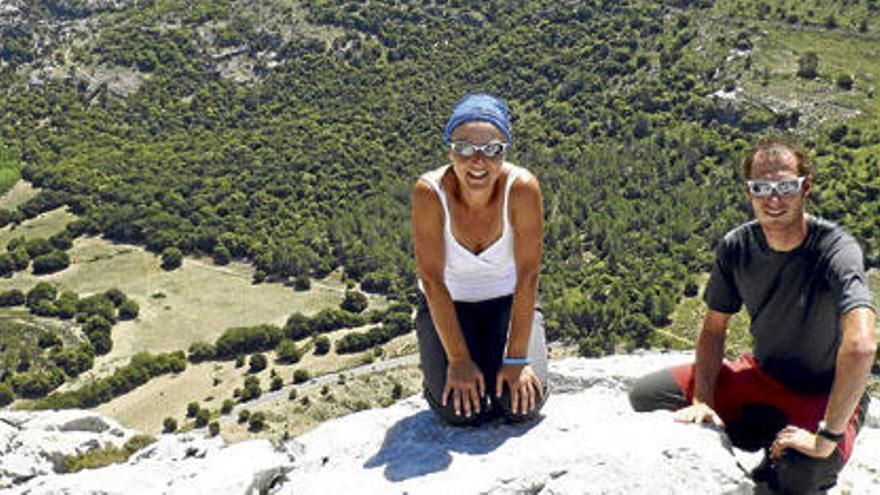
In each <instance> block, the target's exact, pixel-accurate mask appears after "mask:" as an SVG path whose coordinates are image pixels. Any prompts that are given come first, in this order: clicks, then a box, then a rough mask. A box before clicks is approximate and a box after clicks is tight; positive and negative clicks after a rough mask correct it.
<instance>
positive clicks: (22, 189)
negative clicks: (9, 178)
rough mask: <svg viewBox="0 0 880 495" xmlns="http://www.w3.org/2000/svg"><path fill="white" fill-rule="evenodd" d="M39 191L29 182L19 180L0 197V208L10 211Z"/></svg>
mask: <svg viewBox="0 0 880 495" xmlns="http://www.w3.org/2000/svg"><path fill="white" fill-rule="evenodd" d="M38 192H39V191H38V190H37V189H35V188H34V186H32V185H31V183H30V182H26V181H23V180H19V181H18V182H16V183H15V185H14V186H12V189H10V190H9V191H7V192H6V194H3V195H2V196H0V208H6V209H7V210H11V209H13V208H15V207H16V206H18V205H20V204H22V203H24V202H25V201H27V200H29V199H31V198H33V197H34V196H36V195H37V193H38Z"/></svg>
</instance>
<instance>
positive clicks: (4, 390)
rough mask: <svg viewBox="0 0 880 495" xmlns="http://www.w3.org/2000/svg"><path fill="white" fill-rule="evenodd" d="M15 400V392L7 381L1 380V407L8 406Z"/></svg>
mask: <svg viewBox="0 0 880 495" xmlns="http://www.w3.org/2000/svg"><path fill="white" fill-rule="evenodd" d="M14 400H15V392H14V391H13V390H12V387H11V386H10V385H9V384H8V383H5V382H0V407H4V406H8V405H9V404H12V401H14Z"/></svg>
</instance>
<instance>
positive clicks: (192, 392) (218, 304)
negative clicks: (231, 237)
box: [0, 182, 415, 433]
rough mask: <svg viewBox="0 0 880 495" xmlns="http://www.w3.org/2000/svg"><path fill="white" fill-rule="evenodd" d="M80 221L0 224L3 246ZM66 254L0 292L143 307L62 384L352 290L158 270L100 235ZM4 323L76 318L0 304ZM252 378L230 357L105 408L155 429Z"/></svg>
mask: <svg viewBox="0 0 880 495" xmlns="http://www.w3.org/2000/svg"><path fill="white" fill-rule="evenodd" d="M33 194H35V191H34V190H33V189H32V188H30V187H29V186H27V184H26V183H23V182H20V183H19V184H18V185H17V186H16V187H15V188H13V190H11V191H9V193H7V194H6V195H4V196H2V198H0V202H2V204H6V205H12V206H14V205H15V204H20V203H21V202H23V201H26V200H27V198H28V197H31V196H33ZM74 218H75V217H74V216H73V215H71V214H69V213H67V212H66V211H65V210H63V209H58V210H54V211H51V212H48V213H45V214H43V215H40V216H39V217H37V218H35V219H32V220H28V221H26V222H23V223H22V224H21V225H20V226H18V227H17V228H16V229H15V230H11V229H10V228H9V227H7V228H5V229H2V230H0V245H5V243H6V242H7V241H8V240H9V239H10V238H13V237H16V236H22V235H23V236H25V237H35V236H41V237H48V236H50V235H52V234H54V233H56V232H59V231H61V230H62V229H63V228H64V226H65V225H66V224H67V223H68V222H70V221H71V220H72V219H74ZM69 254H70V256H71V260H72V265H71V266H70V267H69V268H68V269H66V270H63V271H61V272H58V273H54V274H51V275H44V276H39V277H36V276H34V275H33V274H31V273H27V272H20V273H16V274H15V275H14V276H13V277H11V278H5V279H0V290H8V289H12V288H18V289H21V290H24V291H27V290H28V289H30V288H31V287H33V285H35V284H36V283H37V282H38V281H49V282H52V283H54V284H57V285H58V286H60V287H61V288H63V289H69V290H73V291H74V292H76V293H78V294H79V295H81V296H84V295H88V294H92V293H97V292H103V291H105V290H107V289H109V288H111V287H116V288H119V289H121V290H122V291H123V292H125V293H126V294H127V295H128V296H129V297H130V298H132V299H133V300H135V301H136V302H137V303H138V304H139V306H140V315H139V317H138V318H137V319H136V320H133V321H126V322H120V323H118V324H117V325H116V326H114V328H113V350H112V351H111V352H110V353H109V354H108V355H106V356H102V357H100V358H98V359H97V360H96V363H95V367H94V368H93V369H92V370H91V371H89V372H87V373H84V374H83V375H82V376H81V377H79V378H78V379H76V380H74V381H72V382H70V383H68V384H66V385H65V386H64V387H63V388H62V389H64V388H68V387H74V386H77V385H79V384H81V383H83V382H84V381H85V380H88V379H89V378H91V377H94V376H104V375H107V374H110V373H111V372H112V371H113V370H114V369H115V368H117V367H118V366H121V365H124V364H126V363H127V362H128V360H129V357H130V356H131V355H132V354H134V353H136V352H139V351H150V352H167V351H175V350H186V349H188V347H189V346H190V344H191V343H193V342H195V341H197V340H204V341H208V342H213V341H214V340H216V338H217V337H219V336H220V335H221V334H222V333H223V331H225V330H226V329H227V328H229V327H233V326H247V325H255V324H259V323H274V324H277V325H279V326H281V325H283V324H284V322H285V321H286V319H287V317H288V316H290V314H291V313H294V312H296V311H300V312H302V313H304V314H306V315H312V314H314V313H317V312H318V311H320V310H321V309H323V308H326V307H333V306H337V305H338V304H339V303H340V302H341V301H342V298H343V295H344V290H345V285H344V283H343V282H342V281H341V280H340V273H339V272H334V273H331V274H330V276H328V277H327V278H325V279H322V280H315V281H313V282H312V289H311V290H309V291H304V292H296V291H294V290H293V289H291V288H289V287H285V286H283V285H282V284H275V283H273V284H259V285H254V284H252V283H251V280H252V277H253V267H252V266H250V265H247V264H244V263H231V264H229V265H226V266H222V267H221V266H216V265H214V264H213V263H212V262H211V261H210V260H208V259H205V260H201V259H192V258H186V259H185V260H184V263H183V265H182V267H181V268H179V269H177V270H174V271H171V272H166V271H164V270H162V269H161V268H160V266H159V259H158V257H157V256H155V255H154V254H152V253H149V252H147V251H145V250H144V249H142V248H140V247H137V246H131V245H123V244H115V243H112V242H108V241H106V240H103V239H100V238H94V237H83V238H79V239H77V240H76V241H75V242H74V245H73V247H72V248H71V249H70V251H69ZM369 303H370V306H369V307H370V308H382V307H384V306H386V305H387V301H385V299H384V298H381V297H374V296H369ZM0 320H2V321H10V322H20V323H27V324H29V325H31V326H33V325H38V326H40V327H42V328H55V329H56V330H57V331H58V332H63V334H64V337H65V338H68V337H71V336H72V335H73V334H74V333H75V328H73V327H71V324H70V323H65V324H62V323H60V322H59V321H58V320H56V319H44V318H34V317H32V316H31V315H29V314H28V313H27V312H25V311H23V310H22V309H21V308H3V309H0ZM56 327H57V328H56ZM61 327H63V328H61ZM9 328H12V327H11V326H10V327H9ZM15 328H20V327H15ZM359 330H363V329H359ZM11 331H12V330H10V332H11ZM16 331H17V330H16ZM350 331H353V330H351V329H349V330H340V331H338V332H334V333H332V334H330V338H331V340H335V339H337V338H339V337H340V336H342V335H344V334H345V333H347V332H350ZM8 337H9V338H10V339H11V338H18V337H16V336H15V335H9V336H8ZM384 349H385V350H384V355H385V357H394V356H399V355H402V354H409V353H412V352H414V350H415V344H414V336H407V337H403V338H400V339H396V340H395V341H393V342H390V343H388V344H386V345H385V346H384ZM370 352H372V351H370ZM268 356H269V358H270V362H274V355H273V354H272V353H269V354H268ZM365 359H366V358H365V355H357V354H355V355H346V356H337V355H336V354H334V353H331V354H329V355H327V356H323V357H317V356H314V355H312V354H311V353H309V354H308V355H306V356H305V357H304V358H303V360H302V361H301V362H300V363H298V364H297V365H294V366H290V365H288V366H276V365H272V366H270V369H275V370H276V372H277V373H279V375H281V376H282V377H283V378H284V379H285V382H290V380H291V377H292V374H293V369H294V368H300V367H302V368H305V369H308V370H309V372H310V373H311V374H312V375H313V376H317V375H321V374H325V373H334V372H338V371H340V370H344V369H347V368H350V367H353V366H357V365H359V364H361V363H362V362H363V361H364V360H365ZM269 373H270V371H269V370H268V369H267V370H266V371H265V372H263V373H261V374H260V378H261V381H262V383H263V388H264V389H268V387H269ZM245 374H246V373H245V370H244V369H236V368H235V366H234V363H233V362H218V363H206V364H200V365H193V366H190V367H189V369H188V370H187V371H186V372H184V373H181V374H180V375H177V376H163V377H161V378H158V379H156V380H154V381H152V382H150V383H148V384H147V385H145V386H143V387H140V388H138V389H136V390H135V391H133V392H131V393H129V394H127V395H125V396H123V397H120V398H117V399H116V400H114V401H112V402H110V403H108V404H104V405H103V406H101V407H99V408H98V410H100V411H101V412H103V413H107V414H109V415H111V416H113V417H116V418H117V419H119V420H120V421H121V422H122V423H123V424H125V425H126V426H130V427H133V428H137V429H139V430H142V431H145V432H151V433H158V431H159V430H160V429H161V425H162V420H163V419H164V418H165V417H167V416H174V417H176V416H179V417H180V419H183V413H184V412H185V409H186V405H187V404H188V403H189V402H194V401H195V402H200V403H204V404H205V405H206V407H207V406H209V405H210V404H211V402H212V401H215V400H216V403H215V405H216V407H217V408H219V404H220V403H221V402H222V400H223V399H226V398H231V397H232V392H233V390H234V389H235V388H238V387H241V386H242V384H243V381H244V376H245Z"/></svg>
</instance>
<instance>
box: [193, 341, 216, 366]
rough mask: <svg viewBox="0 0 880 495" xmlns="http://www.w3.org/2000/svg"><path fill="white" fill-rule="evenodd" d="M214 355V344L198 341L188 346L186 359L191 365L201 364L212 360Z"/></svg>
mask: <svg viewBox="0 0 880 495" xmlns="http://www.w3.org/2000/svg"><path fill="white" fill-rule="evenodd" d="M214 355H215V349H214V344H210V343H208V342H205V341H201V340H200V341H197V342H193V343H192V344H190V346H189V351H188V356H187V359H188V360H189V362H191V363H201V362H202V361H210V360H211V359H214Z"/></svg>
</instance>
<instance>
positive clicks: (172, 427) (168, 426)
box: [162, 418, 177, 433]
mask: <svg viewBox="0 0 880 495" xmlns="http://www.w3.org/2000/svg"><path fill="white" fill-rule="evenodd" d="M175 431H177V420H176V419H174V418H165V420H164V421H162V432H163V433H174V432H175Z"/></svg>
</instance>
